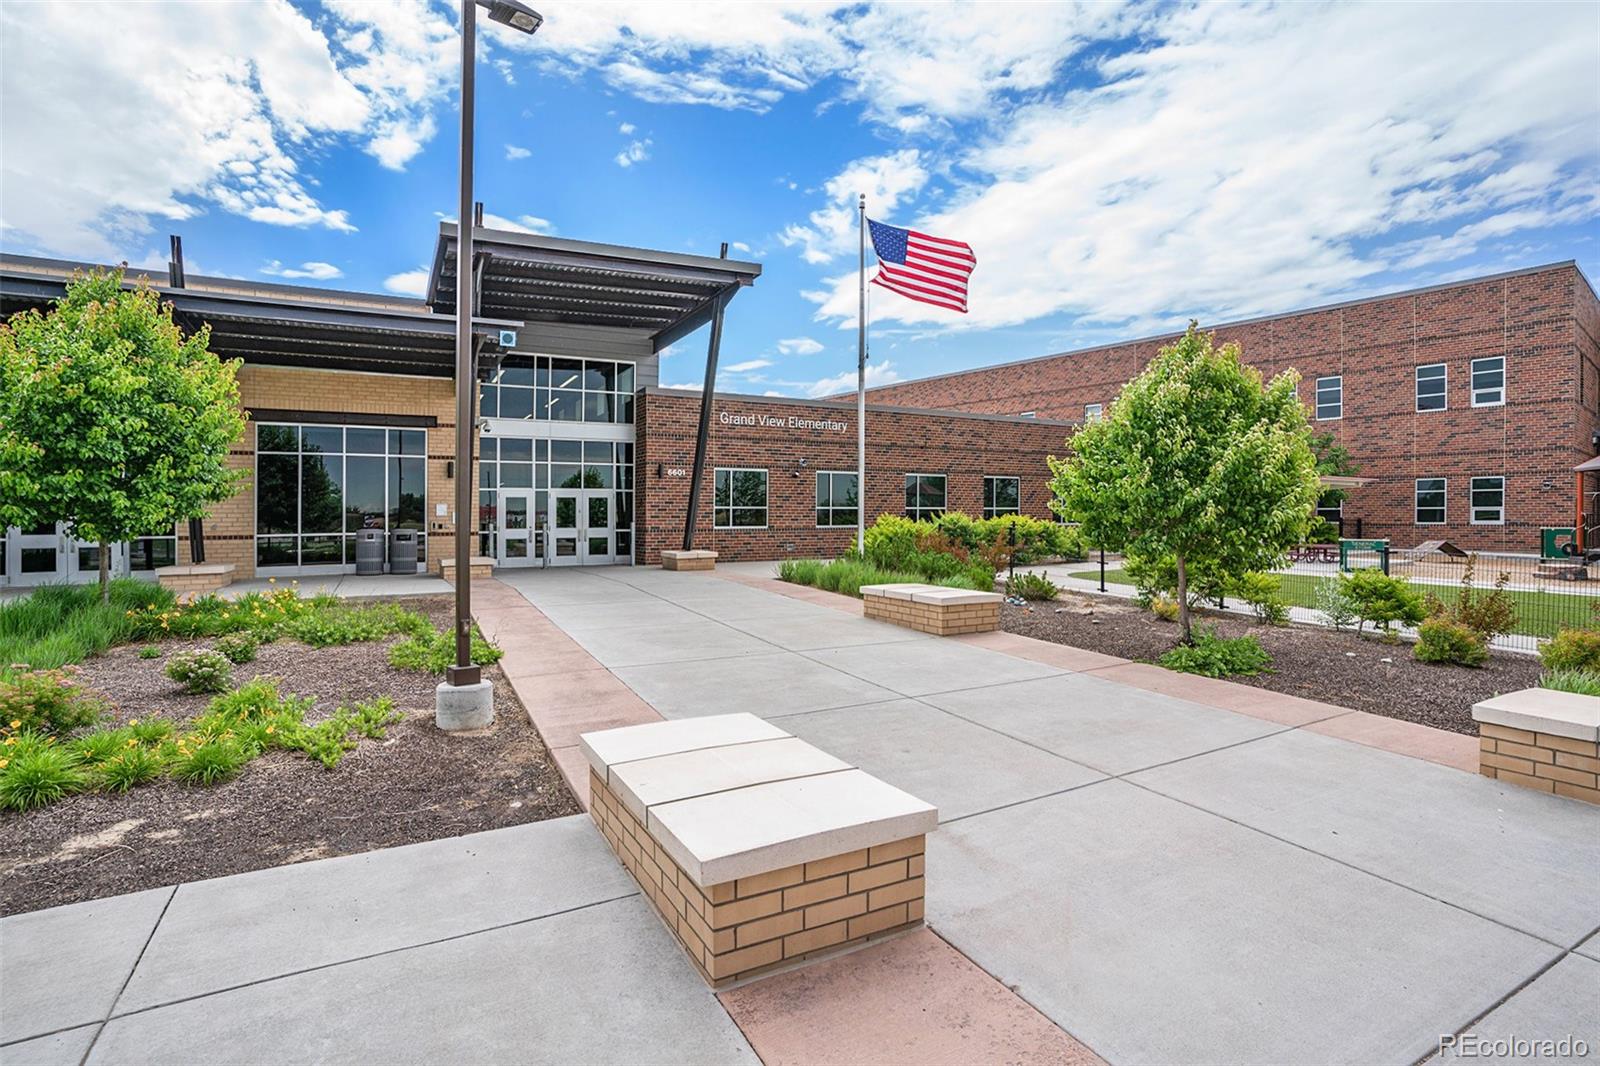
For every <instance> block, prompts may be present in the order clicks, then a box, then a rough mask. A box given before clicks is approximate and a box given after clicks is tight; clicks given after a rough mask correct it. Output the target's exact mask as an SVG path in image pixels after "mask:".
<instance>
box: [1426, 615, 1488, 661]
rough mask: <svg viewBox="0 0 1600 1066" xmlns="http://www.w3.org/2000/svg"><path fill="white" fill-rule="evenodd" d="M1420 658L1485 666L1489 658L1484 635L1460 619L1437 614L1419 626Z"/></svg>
mask: <svg viewBox="0 0 1600 1066" xmlns="http://www.w3.org/2000/svg"><path fill="white" fill-rule="evenodd" d="M1417 638H1418V639H1417V646H1416V648H1415V649H1413V652H1412V654H1414V655H1415V656H1416V657H1417V659H1418V660H1419V661H1421V662H1425V663H1454V664H1456V665H1458V666H1482V665H1483V664H1484V662H1485V661H1486V660H1487V659H1488V658H1489V649H1488V647H1486V646H1485V642H1484V639H1483V636H1482V635H1481V634H1479V633H1476V632H1474V631H1473V630H1472V629H1470V628H1468V627H1467V626H1464V625H1462V624H1461V623H1460V622H1455V621H1452V620H1450V619H1449V618H1445V617H1441V616H1437V615H1436V616H1434V617H1432V618H1428V619H1426V620H1424V621H1423V623H1422V625H1420V626H1419V627H1417Z"/></svg>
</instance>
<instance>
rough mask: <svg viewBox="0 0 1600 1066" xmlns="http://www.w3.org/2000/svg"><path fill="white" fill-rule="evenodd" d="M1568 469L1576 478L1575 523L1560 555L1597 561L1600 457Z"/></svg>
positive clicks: (1599, 530)
mask: <svg viewBox="0 0 1600 1066" xmlns="http://www.w3.org/2000/svg"><path fill="white" fill-rule="evenodd" d="M1572 469H1573V473H1574V474H1575V475H1576V476H1577V485H1576V488H1577V492H1576V499H1575V500H1574V503H1575V505H1576V513H1575V515H1574V517H1575V521H1574V522H1573V527H1572V537H1571V538H1570V539H1569V540H1567V541H1566V542H1565V543H1564V544H1562V545H1561V554H1563V555H1566V556H1569V557H1572V558H1576V559H1582V560H1583V562H1584V563H1590V562H1593V561H1595V560H1596V559H1600V455H1597V456H1595V457H1594V458H1593V459H1590V460H1589V461H1588V462H1586V463H1579V464H1578V465H1577V466H1575V467H1573V468H1572ZM1591 486H1592V487H1591Z"/></svg>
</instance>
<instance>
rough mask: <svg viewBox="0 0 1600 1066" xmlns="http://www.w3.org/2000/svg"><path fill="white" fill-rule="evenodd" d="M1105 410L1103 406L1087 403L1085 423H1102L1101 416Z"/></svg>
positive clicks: (1084, 414) (1085, 405)
mask: <svg viewBox="0 0 1600 1066" xmlns="http://www.w3.org/2000/svg"><path fill="white" fill-rule="evenodd" d="M1104 410H1105V408H1104V406H1102V405H1101V404H1097V403H1086V404H1084V405H1083V420H1084V421H1085V422H1098V421H1100V414H1101V412H1102V411H1104Z"/></svg>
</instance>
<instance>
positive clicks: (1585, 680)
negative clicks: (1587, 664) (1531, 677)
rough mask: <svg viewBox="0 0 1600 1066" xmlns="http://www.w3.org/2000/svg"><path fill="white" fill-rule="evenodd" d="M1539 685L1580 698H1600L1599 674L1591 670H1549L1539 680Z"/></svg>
mask: <svg viewBox="0 0 1600 1066" xmlns="http://www.w3.org/2000/svg"><path fill="white" fill-rule="evenodd" d="M1539 684H1540V685H1541V686H1542V687H1544V688H1553V689H1557V690H1559V691H1561V692H1576V693H1577V694H1578V695H1580V696H1600V673H1597V672H1595V671H1593V670H1550V671H1547V672H1546V673H1545V675H1544V676H1543V677H1541V678H1540V679H1539Z"/></svg>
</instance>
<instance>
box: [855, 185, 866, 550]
mask: <svg viewBox="0 0 1600 1066" xmlns="http://www.w3.org/2000/svg"><path fill="white" fill-rule="evenodd" d="M857 213H858V215H859V218H858V219H857V224H858V228H859V230H860V238H861V248H860V256H861V258H860V263H859V265H858V273H857V278H856V280H857V282H858V284H859V287H860V290H861V292H860V301H861V302H860V307H859V309H858V310H857V312H856V551H858V552H862V553H865V552H866V550H867V194H866V193H862V194H861V199H860V201H859V203H858V206H857Z"/></svg>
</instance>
